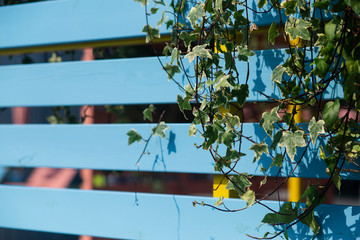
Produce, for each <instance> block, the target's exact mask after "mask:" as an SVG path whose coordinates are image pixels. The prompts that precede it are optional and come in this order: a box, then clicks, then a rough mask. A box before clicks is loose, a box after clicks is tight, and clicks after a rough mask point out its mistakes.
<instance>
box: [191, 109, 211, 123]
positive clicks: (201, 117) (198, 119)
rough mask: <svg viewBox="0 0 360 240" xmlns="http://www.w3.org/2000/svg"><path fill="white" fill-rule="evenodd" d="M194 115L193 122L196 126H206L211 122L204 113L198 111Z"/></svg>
mask: <svg viewBox="0 0 360 240" xmlns="http://www.w3.org/2000/svg"><path fill="white" fill-rule="evenodd" d="M193 115H194V121H193V123H194V124H201V123H203V124H205V123H207V122H209V121H210V118H209V116H208V115H207V114H206V113H205V112H204V111H201V110H196V111H194V112H193Z"/></svg>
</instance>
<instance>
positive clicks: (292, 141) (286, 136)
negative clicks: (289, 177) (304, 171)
mask: <svg viewBox="0 0 360 240" xmlns="http://www.w3.org/2000/svg"><path fill="white" fill-rule="evenodd" d="M303 136H304V131H302V130H297V131H295V132H294V133H292V132H290V131H284V132H283V135H282V137H281V139H280V142H279V146H280V147H285V148H286V153H287V155H288V156H289V158H290V159H291V161H294V157H295V153H296V147H305V146H306V143H305V140H304V137H303Z"/></svg>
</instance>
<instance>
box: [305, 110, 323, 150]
mask: <svg viewBox="0 0 360 240" xmlns="http://www.w3.org/2000/svg"><path fill="white" fill-rule="evenodd" d="M324 124H325V122H324V120H319V121H317V122H316V120H315V117H312V119H311V120H310V122H309V126H308V129H309V132H310V138H311V141H312V143H313V145H315V143H316V138H317V137H318V135H319V134H324V133H325V129H324Z"/></svg>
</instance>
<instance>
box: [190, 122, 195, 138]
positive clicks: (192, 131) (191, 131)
mask: <svg viewBox="0 0 360 240" xmlns="http://www.w3.org/2000/svg"><path fill="white" fill-rule="evenodd" d="M196 132H197V129H196V126H195V124H191V125H190V127H189V137H190V136H195V134H196Z"/></svg>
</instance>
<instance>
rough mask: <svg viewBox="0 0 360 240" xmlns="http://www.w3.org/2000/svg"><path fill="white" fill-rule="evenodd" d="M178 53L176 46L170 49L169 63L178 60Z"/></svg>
mask: <svg viewBox="0 0 360 240" xmlns="http://www.w3.org/2000/svg"><path fill="white" fill-rule="evenodd" d="M180 53H181V52H180V50H179V49H178V48H177V47H176V48H174V49H173V50H172V52H171V61H170V63H171V64H173V62H174V61H176V63H177V62H178V61H179V58H180Z"/></svg>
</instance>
